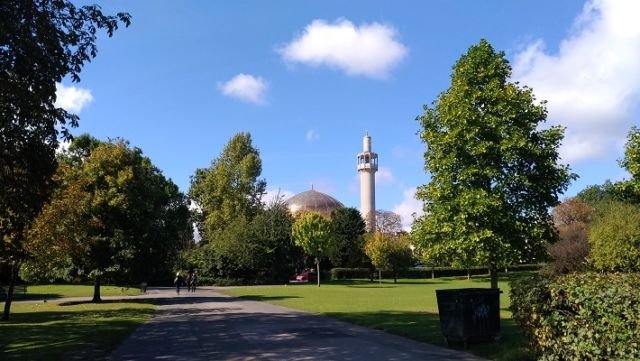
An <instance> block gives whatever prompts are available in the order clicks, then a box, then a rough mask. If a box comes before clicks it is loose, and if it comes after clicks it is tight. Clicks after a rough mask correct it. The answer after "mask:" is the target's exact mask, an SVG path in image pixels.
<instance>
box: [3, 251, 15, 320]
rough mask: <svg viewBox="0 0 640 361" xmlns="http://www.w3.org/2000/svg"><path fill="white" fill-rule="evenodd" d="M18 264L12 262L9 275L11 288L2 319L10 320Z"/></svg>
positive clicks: (8, 291)
mask: <svg viewBox="0 0 640 361" xmlns="http://www.w3.org/2000/svg"><path fill="white" fill-rule="evenodd" d="M16 268H18V265H17V263H16V262H12V263H11V274H10V276H9V289H8V290H7V299H6V301H4V313H3V314H2V321H8V320H9V314H10V313H11V301H12V300H13V289H14V287H15V284H16V274H17V273H18V272H17V269H16Z"/></svg>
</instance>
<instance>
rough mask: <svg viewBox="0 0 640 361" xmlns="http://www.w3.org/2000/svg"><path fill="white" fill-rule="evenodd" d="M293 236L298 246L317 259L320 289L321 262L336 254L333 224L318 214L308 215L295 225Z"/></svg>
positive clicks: (299, 219) (292, 229)
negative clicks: (324, 258)
mask: <svg viewBox="0 0 640 361" xmlns="http://www.w3.org/2000/svg"><path fill="white" fill-rule="evenodd" d="M291 235H292V237H293V241H294V242H295V244H296V245H298V246H299V247H301V248H302V249H303V250H304V252H305V253H306V254H308V255H310V256H313V257H314V258H315V263H316V269H317V272H318V273H317V274H318V287H320V260H321V259H322V258H323V257H330V256H331V255H332V254H333V253H334V252H335V242H334V238H333V235H332V234H331V223H330V222H329V221H328V220H326V219H324V218H323V217H322V216H321V215H319V214H317V213H308V214H306V215H304V216H303V217H300V218H298V219H297V220H296V221H295V223H293V226H292V228H291Z"/></svg>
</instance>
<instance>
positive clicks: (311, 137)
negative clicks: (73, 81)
mask: <svg viewBox="0 0 640 361" xmlns="http://www.w3.org/2000/svg"><path fill="white" fill-rule="evenodd" d="M318 139H320V134H318V133H317V132H316V131H315V130H313V129H309V130H307V141H308V142H313V141H315V140H318Z"/></svg>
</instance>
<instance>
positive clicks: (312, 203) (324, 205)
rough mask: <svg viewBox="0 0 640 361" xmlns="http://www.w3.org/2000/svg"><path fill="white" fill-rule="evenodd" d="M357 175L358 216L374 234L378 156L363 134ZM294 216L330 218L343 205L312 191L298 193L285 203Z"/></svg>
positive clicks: (327, 196) (369, 138)
mask: <svg viewBox="0 0 640 361" xmlns="http://www.w3.org/2000/svg"><path fill="white" fill-rule="evenodd" d="M356 168H357V170H358V173H360V214H362V217H363V218H364V220H365V222H366V224H367V232H375V226H376V222H375V210H376V178H375V173H376V172H377V171H378V154H376V153H374V152H372V151H371V136H369V133H367V134H365V136H364V138H363V140H362V152H360V153H358V155H357V166H356ZM285 203H286V204H287V206H288V207H289V211H290V212H291V214H293V215H294V216H299V215H302V214H305V213H319V214H321V215H322V216H324V217H330V216H331V212H333V211H334V210H336V209H339V208H343V207H344V205H343V204H342V203H340V201H338V200H337V199H335V198H333V197H331V196H330V195H328V194H325V193H322V192H318V191H316V190H314V189H313V185H312V186H311V190H308V191H305V192H302V193H298V194H296V195H295V196H293V197H291V198H289V199H287V200H286V201H285Z"/></svg>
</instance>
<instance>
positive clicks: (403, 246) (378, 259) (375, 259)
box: [364, 232, 413, 283]
mask: <svg viewBox="0 0 640 361" xmlns="http://www.w3.org/2000/svg"><path fill="white" fill-rule="evenodd" d="M364 250H365V253H366V254H367V256H369V258H370V259H371V263H373V265H374V266H375V267H376V268H377V269H378V270H381V271H383V270H384V271H391V272H392V274H393V282H394V283H396V282H397V277H398V272H400V271H401V270H403V269H406V268H408V267H411V266H412V263H413V255H412V253H411V249H410V248H409V237H408V236H407V235H392V234H389V233H381V232H376V233H373V234H370V235H369V237H368V239H367V242H366V244H365V248H364Z"/></svg>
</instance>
